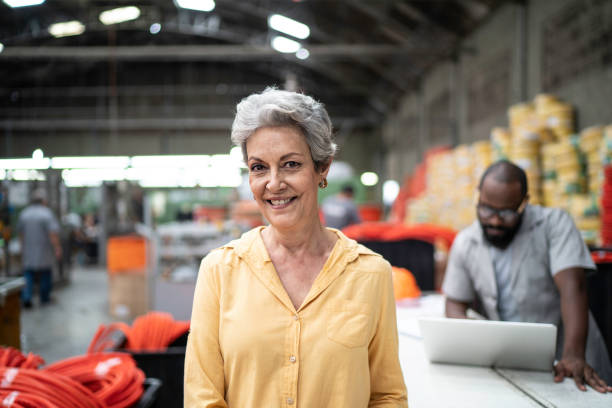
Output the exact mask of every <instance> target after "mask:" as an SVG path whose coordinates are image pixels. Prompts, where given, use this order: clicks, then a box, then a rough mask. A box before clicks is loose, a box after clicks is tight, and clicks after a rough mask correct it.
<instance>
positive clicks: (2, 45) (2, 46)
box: [0, 43, 4, 52]
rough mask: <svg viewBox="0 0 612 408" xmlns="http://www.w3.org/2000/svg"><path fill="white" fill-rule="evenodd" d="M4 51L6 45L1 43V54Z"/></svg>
mask: <svg viewBox="0 0 612 408" xmlns="http://www.w3.org/2000/svg"><path fill="white" fill-rule="evenodd" d="M3 50H4V44H2V43H0V52H2V51H3Z"/></svg>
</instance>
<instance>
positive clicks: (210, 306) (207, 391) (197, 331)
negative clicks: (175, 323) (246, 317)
mask: <svg viewBox="0 0 612 408" xmlns="http://www.w3.org/2000/svg"><path fill="white" fill-rule="evenodd" d="M214 257H215V253H214V252H213V253H211V254H210V255H209V256H207V257H206V258H204V260H203V261H202V264H201V266H200V272H199V275H198V281H197V283H196V288H195V293H194V300H193V311H192V314H191V329H190V332H189V337H188V341H187V349H186V352H185V378H184V406H185V407H208V408H212V407H219V408H220V407H227V403H226V402H225V400H224V393H225V391H224V389H225V380H224V371H223V357H222V355H221V348H220V345H219V293H220V290H219V282H218V279H217V277H216V276H215V273H214V272H215V270H214V269H215V267H214V266H212V265H214V264H215V262H214V261H213V260H212V259H211V258H214Z"/></svg>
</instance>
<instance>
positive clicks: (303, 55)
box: [295, 48, 310, 60]
mask: <svg viewBox="0 0 612 408" xmlns="http://www.w3.org/2000/svg"><path fill="white" fill-rule="evenodd" d="M295 56H296V57H298V58H299V59H301V60H305V59H306V58H308V57H310V51H308V50H307V49H306V48H300V49H299V50H297V52H296V53H295Z"/></svg>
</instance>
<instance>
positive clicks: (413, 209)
mask: <svg viewBox="0 0 612 408" xmlns="http://www.w3.org/2000/svg"><path fill="white" fill-rule="evenodd" d="M429 201H430V200H429V197H428V196H427V194H424V195H423V196H422V197H419V198H414V199H412V200H409V201H408V203H407V204H406V205H407V207H408V211H406V220H405V223H406V224H409V225H412V224H423V223H431V222H433V220H432V214H431V211H430V205H429Z"/></svg>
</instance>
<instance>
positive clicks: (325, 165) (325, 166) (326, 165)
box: [319, 159, 333, 178]
mask: <svg viewBox="0 0 612 408" xmlns="http://www.w3.org/2000/svg"><path fill="white" fill-rule="evenodd" d="M332 161H333V159H329V161H328V162H325V163H322V164H321V166H320V167H319V173H321V176H323V178H327V173H329V168H330V167H331V164H332Z"/></svg>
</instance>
